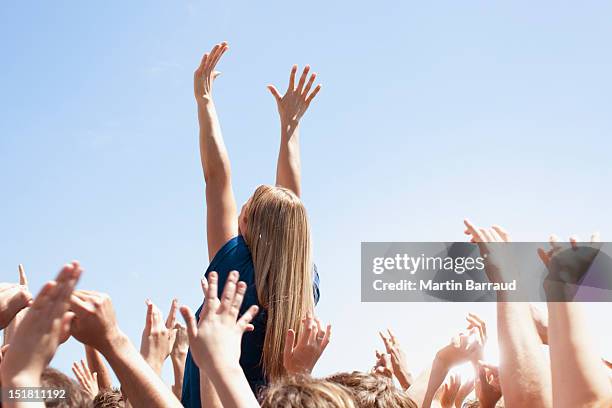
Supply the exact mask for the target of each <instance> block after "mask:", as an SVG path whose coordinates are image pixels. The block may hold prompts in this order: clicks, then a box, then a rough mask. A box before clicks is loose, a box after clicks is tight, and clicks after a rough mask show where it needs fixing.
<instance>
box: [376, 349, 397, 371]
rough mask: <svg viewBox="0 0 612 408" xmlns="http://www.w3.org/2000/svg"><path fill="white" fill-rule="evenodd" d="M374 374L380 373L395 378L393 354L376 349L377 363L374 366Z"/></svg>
mask: <svg viewBox="0 0 612 408" xmlns="http://www.w3.org/2000/svg"><path fill="white" fill-rule="evenodd" d="M372 373H373V374H380V375H383V376H385V377H389V378H393V364H392V363H391V355H390V354H388V353H381V352H380V351H378V350H376V363H375V364H374V367H372Z"/></svg>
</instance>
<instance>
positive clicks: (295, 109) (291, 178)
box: [268, 65, 321, 197]
mask: <svg viewBox="0 0 612 408" xmlns="http://www.w3.org/2000/svg"><path fill="white" fill-rule="evenodd" d="M309 71H310V67H309V66H308V65H306V67H305V68H304V71H303V72H302V76H301V77H300V80H299V82H298V84H297V87H295V73H296V72H297V65H294V66H293V67H292V68H291V74H290V76H289V86H288V87H287V92H285V95H282V96H281V94H280V93H279V92H278V90H277V89H276V87H274V85H268V89H269V90H270V92H271V93H272V96H274V99H276V105H277V107H278V114H279V116H280V123H281V144H280V149H279V151H278V163H277V165H276V185H278V186H281V187H285V188H288V189H290V190H291V191H293V192H294V193H295V194H296V195H297V196H298V197H299V196H300V194H301V190H302V189H301V181H300V180H301V174H300V173H301V170H300V167H301V166H300V132H299V125H300V119H301V118H302V116H303V115H304V113H305V112H306V110H307V109H308V106H310V102H311V101H312V100H313V98H314V97H315V96H316V95H317V93H319V90H320V89H321V85H317V86H316V87H315V88H314V90H313V91H312V92H310V89H311V88H312V85H313V83H314V80H315V78H316V77H317V74H311V75H310V78H309V79H308V83H306V77H307V76H308V72H309Z"/></svg>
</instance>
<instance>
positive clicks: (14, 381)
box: [2, 376, 45, 408]
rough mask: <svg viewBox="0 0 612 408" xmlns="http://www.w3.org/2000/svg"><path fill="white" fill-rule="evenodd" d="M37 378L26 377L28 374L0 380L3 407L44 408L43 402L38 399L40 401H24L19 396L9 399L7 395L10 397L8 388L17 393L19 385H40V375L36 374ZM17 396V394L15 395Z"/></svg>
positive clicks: (29, 386)
mask: <svg viewBox="0 0 612 408" xmlns="http://www.w3.org/2000/svg"><path fill="white" fill-rule="evenodd" d="M38 377H39V378H34V377H28V376H22V377H19V378H10V379H9V378H5V379H4V380H3V381H2V387H3V390H2V396H3V397H4V398H3V400H2V406H3V407H5V408H44V407H45V403H44V402H42V401H40V402H26V401H25V400H23V399H19V398H15V399H9V398H8V397H10V390H14V392H15V393H17V392H18V391H19V390H18V389H19V388H21V387H28V388H31V387H40V386H41V382H40V376H38ZM15 396H17V395H15Z"/></svg>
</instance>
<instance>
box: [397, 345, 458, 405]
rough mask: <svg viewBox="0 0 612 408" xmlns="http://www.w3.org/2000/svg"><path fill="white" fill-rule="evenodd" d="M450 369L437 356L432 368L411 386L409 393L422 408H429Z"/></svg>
mask: <svg viewBox="0 0 612 408" xmlns="http://www.w3.org/2000/svg"><path fill="white" fill-rule="evenodd" d="M449 370H450V367H449V366H448V365H447V364H445V363H444V362H443V361H442V360H440V359H439V358H438V356H436V357H435V358H434V360H433V362H432V365H431V367H429V368H427V370H425V371H424V372H423V373H421V374H420V375H419V376H418V377H417V378H416V380H415V381H414V383H413V384H412V385H411V386H410V388H409V389H408V391H407V393H408V396H410V398H411V399H412V400H413V401H414V402H416V404H417V406H419V407H421V408H429V407H430V406H431V404H432V402H433V400H434V397H435V394H436V391H437V390H438V388H440V385H441V384H442V382H443V381H444V378H446V375H447V374H448V371H449Z"/></svg>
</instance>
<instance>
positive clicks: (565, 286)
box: [538, 233, 601, 302]
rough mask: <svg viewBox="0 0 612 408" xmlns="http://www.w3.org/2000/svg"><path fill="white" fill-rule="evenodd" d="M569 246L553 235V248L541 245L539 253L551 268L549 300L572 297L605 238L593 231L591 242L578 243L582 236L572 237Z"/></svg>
mask: <svg viewBox="0 0 612 408" xmlns="http://www.w3.org/2000/svg"><path fill="white" fill-rule="evenodd" d="M569 241H570V243H569V246H568V245H566V244H563V243H560V242H559V240H558V238H557V237H556V236H555V235H551V236H550V239H549V242H550V249H549V250H548V251H546V250H544V249H542V248H539V249H538V255H539V256H540V259H541V260H542V262H543V263H544V265H545V266H546V268H547V269H548V272H549V273H548V276H547V277H546V280H545V281H544V291H545V292H546V297H547V299H548V300H549V301H556V302H563V301H571V300H572V299H573V298H574V295H575V294H576V291H577V289H578V285H579V284H580V281H581V279H582V278H583V276H584V275H585V274H586V273H587V271H588V270H589V268H590V266H591V264H592V263H593V261H594V260H595V257H597V255H598V254H599V250H600V247H601V242H600V238H599V234H598V233H594V234H592V235H591V242H590V244H578V238H577V237H575V236H572V237H570V239H569Z"/></svg>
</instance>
